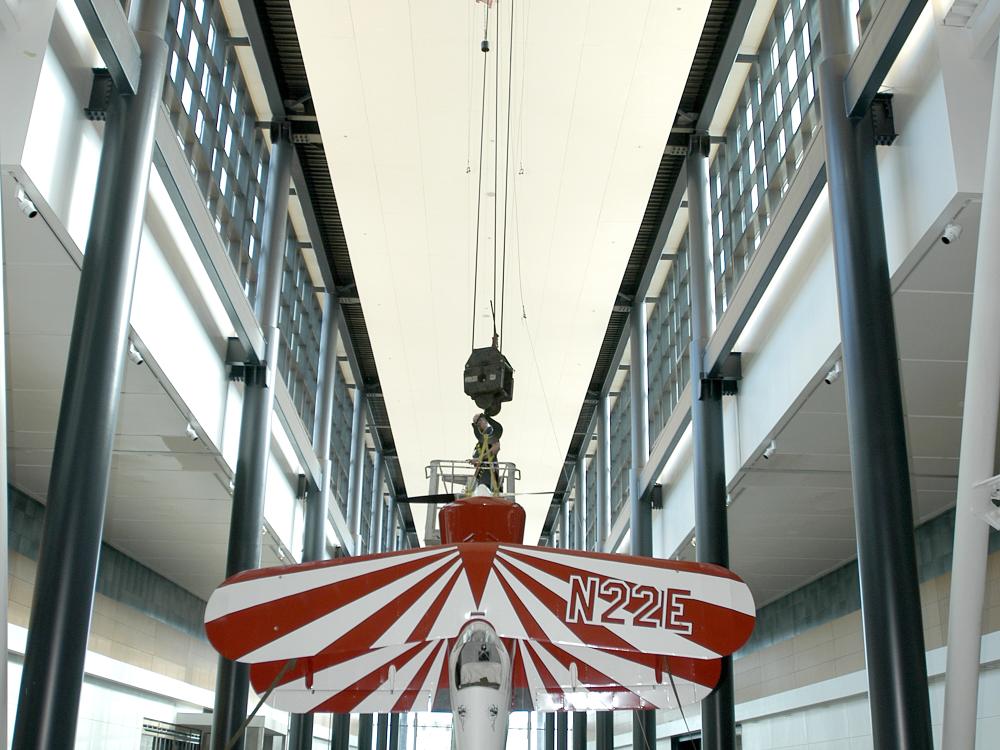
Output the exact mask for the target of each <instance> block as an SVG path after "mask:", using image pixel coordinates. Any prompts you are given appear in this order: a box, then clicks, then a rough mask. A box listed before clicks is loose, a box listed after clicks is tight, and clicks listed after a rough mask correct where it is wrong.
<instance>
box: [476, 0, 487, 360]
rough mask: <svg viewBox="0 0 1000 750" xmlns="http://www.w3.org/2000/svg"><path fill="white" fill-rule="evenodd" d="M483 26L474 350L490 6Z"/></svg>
mask: <svg viewBox="0 0 1000 750" xmlns="http://www.w3.org/2000/svg"><path fill="white" fill-rule="evenodd" d="M485 16H486V20H485V22H484V24H483V42H484V44H483V102H482V114H481V115H480V117H479V194H478V195H477V196H476V266H475V270H474V271H473V274H472V348H473V349H475V348H476V302H477V301H478V296H479V217H480V215H481V213H482V205H483V142H484V141H485V140H486V67H487V66H486V62H487V58H486V55H487V54H488V53H489V46H488V44H486V43H487V42H488V41H489V24H490V6H489V5H487V6H486V14H485Z"/></svg>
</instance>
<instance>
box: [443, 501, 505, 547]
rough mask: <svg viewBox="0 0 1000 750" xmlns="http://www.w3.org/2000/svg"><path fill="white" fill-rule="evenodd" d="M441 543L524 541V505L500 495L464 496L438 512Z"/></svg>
mask: <svg viewBox="0 0 1000 750" xmlns="http://www.w3.org/2000/svg"><path fill="white" fill-rule="evenodd" d="M438 525H439V526H440V527H441V543H442V544H456V543H458V542H506V543H508V544H523V542H524V508H522V507H521V506H520V505H518V504H517V503H515V502H511V501H510V500H505V499H503V498H499V497H463V498H459V499H458V500H456V501H455V502H453V503H448V504H447V505H445V506H444V507H443V508H441V510H440V511H439V512H438Z"/></svg>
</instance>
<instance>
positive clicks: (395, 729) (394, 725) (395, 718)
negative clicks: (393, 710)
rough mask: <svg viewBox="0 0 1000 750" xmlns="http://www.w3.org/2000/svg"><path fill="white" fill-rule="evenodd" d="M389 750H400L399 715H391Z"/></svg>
mask: <svg viewBox="0 0 1000 750" xmlns="http://www.w3.org/2000/svg"><path fill="white" fill-rule="evenodd" d="M389 750H399V714H390V715H389Z"/></svg>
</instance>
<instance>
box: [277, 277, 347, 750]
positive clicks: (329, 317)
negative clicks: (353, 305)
mask: <svg viewBox="0 0 1000 750" xmlns="http://www.w3.org/2000/svg"><path fill="white" fill-rule="evenodd" d="M325 297H326V306H325V307H324V309H323V326H322V329H321V330H320V342H319V346H320V355H319V372H318V373H317V378H316V416H315V419H314V420H313V450H315V452H316V457H317V458H318V459H319V465H320V486H319V487H310V488H309V494H308V495H307V496H306V518H305V528H304V529H303V531H302V537H303V539H302V562H313V561H316V560H322V559H324V558H325V557H326V516H327V513H329V508H330V481H331V471H332V466H333V463H332V462H331V460H330V436H331V433H332V431H333V405H334V393H333V391H334V386H335V385H336V382H337V377H336V374H337V334H338V330H337V329H338V326H337V318H338V317H339V315H340V306H339V305H338V304H337V298H336V297H335V296H334V295H332V294H326V295H325ZM312 742H313V715H312V714H292V717H291V720H290V722H289V725H288V750H310V748H312Z"/></svg>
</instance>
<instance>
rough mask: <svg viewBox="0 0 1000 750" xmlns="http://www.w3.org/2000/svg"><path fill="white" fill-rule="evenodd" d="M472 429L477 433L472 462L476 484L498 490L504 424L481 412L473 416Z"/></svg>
mask: <svg viewBox="0 0 1000 750" xmlns="http://www.w3.org/2000/svg"><path fill="white" fill-rule="evenodd" d="M472 431H473V433H475V435H476V447H475V450H474V452H473V457H472V461H470V463H472V464H473V465H474V466H475V467H476V479H475V484H482V485H485V486H487V487H490V488H492V490H493V491H494V492H496V491H497V490H498V489H499V488H498V486H497V485H498V476H499V472H498V466H497V454H498V453H500V436H501V435H503V425H501V424H500V423H499V422H497V421H496V420H495V419H493V417H490V416H488V415H486V414H485V413H482V412H481V413H479V414H477V415H476V416H474V417H473V418H472Z"/></svg>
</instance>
